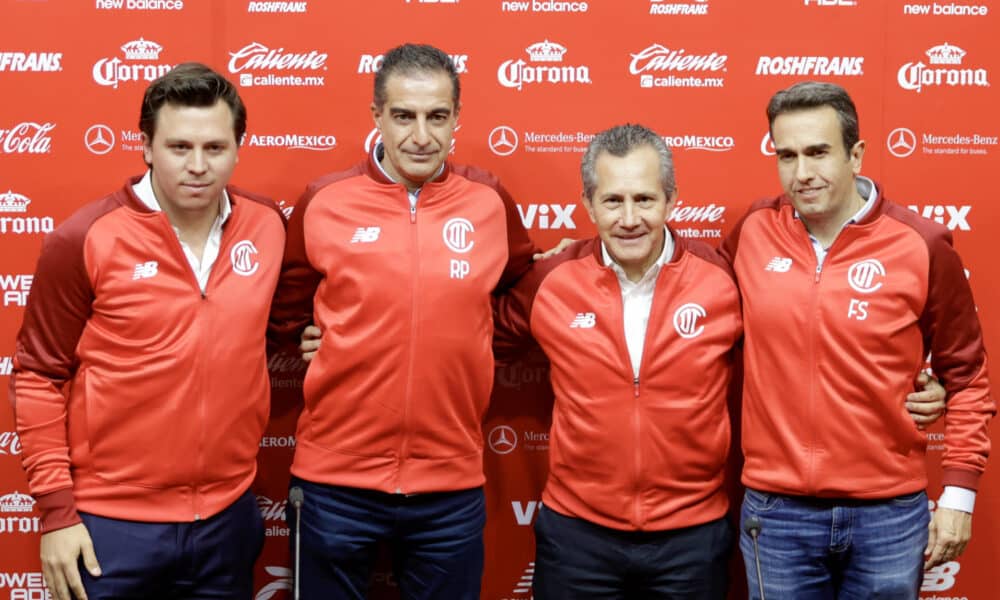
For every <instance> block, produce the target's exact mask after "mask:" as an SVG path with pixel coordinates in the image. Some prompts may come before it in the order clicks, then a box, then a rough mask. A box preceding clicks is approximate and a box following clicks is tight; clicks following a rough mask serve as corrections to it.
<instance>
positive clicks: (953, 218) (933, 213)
mask: <svg viewBox="0 0 1000 600" xmlns="http://www.w3.org/2000/svg"><path fill="white" fill-rule="evenodd" d="M906 208H908V209H910V210H912V211H913V212H915V213H917V214H918V215H920V216H921V217H923V218H925V219H930V220H931V221H936V222H938V223H941V224H942V225H945V226H946V227H947V228H948V229H950V230H951V231H955V230H956V229H958V230H959V231H969V230H971V229H972V228H971V227H970V226H969V212H970V211H971V210H972V207H971V206H969V205H968V204H966V205H964V206H954V205H951V204H925V205H923V206H917V205H915V204H911V205H909V206H907V207H906ZM946 216H947V217H948V221H947V222H945V217H946Z"/></svg>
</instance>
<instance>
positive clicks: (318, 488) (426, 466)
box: [270, 44, 535, 600]
mask: <svg viewBox="0 0 1000 600" xmlns="http://www.w3.org/2000/svg"><path fill="white" fill-rule="evenodd" d="M459 108H460V102H459V80H458V75H457V74H456V71H455V67H454V65H453V64H452V62H451V59H450V58H449V57H448V55H447V54H445V53H444V52H442V51H441V50H439V49H437V48H433V47H431V46H421V45H414V44H405V45H403V46H400V47H398V48H394V49H392V50H391V51H389V52H388V53H386V55H385V58H384V59H383V62H382V67H381V69H379V71H378V73H377V74H376V76H375V85H374V94H373V101H372V104H371V113H372V118H373V119H374V121H375V125H376V127H378V129H379V131H380V133H381V135H382V141H381V143H379V144H377V145H376V147H375V148H374V150H373V152H372V154H371V156H369V157H367V158H366V159H365V160H364V161H362V162H361V163H360V164H358V165H357V166H355V167H354V168H352V169H349V170H347V171H343V172H340V173H334V174H331V175H327V176H324V177H321V178H320V179H319V180H317V181H315V182H313V183H312V184H311V185H310V186H309V187H308V189H307V190H306V193H305V195H304V196H303V197H302V199H301V200H300V201H299V203H298V205H297V206H296V207H295V212H294V213H293V215H292V218H291V221H290V222H289V224H288V242H287V245H286V248H285V258H284V262H283V265H282V273H281V278H280V283H279V287H278V293H277V295H276V296H275V299H274V303H273V307H272V318H271V328H270V330H271V333H272V334H273V335H275V336H276V337H277V338H278V339H281V338H284V339H285V340H287V341H289V342H296V341H298V338H299V332H300V331H302V329H303V328H304V327H305V326H306V325H308V324H309V323H313V322H314V323H315V324H316V325H317V326H318V327H319V330H320V331H321V332H322V338H321V339H322V345H321V346H320V348H319V351H318V352H317V353H316V355H315V358H314V359H313V360H312V361H311V363H310V365H309V369H308V371H307V372H306V378H305V384H304V387H303V395H304V398H305V408H304V410H303V412H302V415H301V417H300V419H299V424H298V429H297V431H296V441H297V445H296V449H295V458H294V461H293V464H292V486H293V487H297V488H300V489H301V490H302V491H303V493H304V502H303V503H302V506H301V513H300V514H301V520H302V529H301V538H300V542H301V554H300V563H301V572H300V573H299V576H300V577H299V586H300V589H301V592H302V596H303V597H304V598H363V597H365V595H366V593H367V589H368V584H369V576H370V573H371V568H372V563H373V562H374V559H375V553H376V550H377V548H378V544H379V543H380V542H387V543H388V544H389V546H390V549H391V552H392V555H393V567H394V571H395V573H396V579H397V581H398V582H399V586H400V591H401V592H402V596H403V598H405V599H417V598H426V599H436V598H449V599H457V600H475V599H478V598H479V589H480V579H481V577H482V568H483V526H484V524H485V521H486V513H485V498H484V494H483V489H482V486H483V483H484V481H485V477H484V475H483V456H482V450H483V439H482V419H483V414H484V412H485V410H486V406H487V404H488V402H489V397H490V389H491V387H492V382H493V353H492V349H491V347H490V344H491V335H490V333H491V331H492V309H491V304H490V302H491V296H492V294H493V293H494V292H495V291H501V290H503V289H506V288H507V287H509V286H510V285H511V284H512V283H513V282H514V281H515V280H516V279H517V278H518V277H520V276H521V275H522V274H523V273H524V272H525V271H526V270H527V269H528V266H529V264H530V262H531V259H532V254H533V253H534V252H535V246H534V244H532V243H531V240H530V239H529V238H528V235H527V232H526V231H525V230H524V227H523V225H522V224H521V221H520V218H519V216H518V213H517V209H516V207H515V205H514V202H513V200H512V199H511V197H510V195H509V194H508V193H507V192H506V191H505V190H504V189H503V187H502V186H500V184H499V182H498V181H497V179H496V178H495V177H494V176H493V175H491V174H490V173H487V172H485V171H482V170H480V169H476V168H474V167H468V166H462V165H456V164H452V163H450V162H448V161H447V157H448V154H449V152H450V150H451V145H452V134H453V132H454V130H455V126H456V123H457V119H458V112H459ZM289 511H290V514H289V518H290V520H294V519H295V510H294V506H292V505H291V504H290V507H289ZM292 545H293V548H294V547H295V539H294V538H293V541H292Z"/></svg>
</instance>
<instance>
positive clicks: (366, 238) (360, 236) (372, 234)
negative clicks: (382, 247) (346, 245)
mask: <svg viewBox="0 0 1000 600" xmlns="http://www.w3.org/2000/svg"><path fill="white" fill-rule="evenodd" d="M380 233H382V228H381V227H358V230H357V231H355V232H354V236H353V237H351V243H352V244H357V243H358V242H361V243H363V244H370V243H372V242H374V241H375V240H377V239H378V235H379V234H380Z"/></svg>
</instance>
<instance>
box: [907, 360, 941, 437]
mask: <svg viewBox="0 0 1000 600" xmlns="http://www.w3.org/2000/svg"><path fill="white" fill-rule="evenodd" d="M917 386H918V387H919V386H923V388H924V389H923V391H920V392H913V393H910V394H907V396H906V410H907V411H909V413H910V416H911V417H913V422H914V423H916V424H917V429H921V430H923V429H926V428H927V426H928V425H930V424H932V423H934V421H937V420H938V419H940V418H941V416H942V415H944V411H945V401H944V399H945V395H946V393H945V389H944V387H942V385H941V384H940V383H938V380H937V379H934V378H933V377H931V376H929V375H928V374H927V373H923V372H921V373H920V374H919V375H917Z"/></svg>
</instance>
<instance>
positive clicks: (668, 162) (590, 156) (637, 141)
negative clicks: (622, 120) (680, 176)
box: [580, 123, 676, 200]
mask: <svg viewBox="0 0 1000 600" xmlns="http://www.w3.org/2000/svg"><path fill="white" fill-rule="evenodd" d="M642 146H649V147H650V148H652V149H653V150H655V151H656V154H657V156H659V159H660V185H661V186H662V187H663V192H664V193H665V194H666V195H667V199H668V200H669V199H670V195H671V194H673V193H674V190H675V189H676V186H675V181H674V158H673V154H672V153H671V152H670V148H669V147H668V146H667V144H666V143H665V142H664V141H663V138H662V137H660V136H659V135H657V133H656V132H655V131H653V130H652V129H650V128H648V127H644V126H642V125H636V124H633V123H628V124H625V125H617V126H615V127H612V128H611V129H606V130H604V131H602V132H600V133H598V134H597V135H596V136H595V137H594V139H592V140H591V141H590V144H589V145H588V146H587V150H586V152H584V153H583V160H582V161H581V163H580V175H581V177H582V179H583V195H584V196H586V197H587V198H589V199H591V200H593V199H594V191H595V190H596V189H597V159H598V158H599V157H600V156H601V154H602V153H604V152H607V153H608V154H610V155H611V156H617V157H619V158H620V157H622V156H626V155H627V154H629V153H630V152H632V151H633V150H635V149H636V148H641V147H642Z"/></svg>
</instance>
